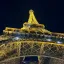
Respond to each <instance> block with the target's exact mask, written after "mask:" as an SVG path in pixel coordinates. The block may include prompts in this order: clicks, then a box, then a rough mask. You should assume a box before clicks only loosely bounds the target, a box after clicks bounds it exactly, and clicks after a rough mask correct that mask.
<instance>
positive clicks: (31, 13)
mask: <svg viewBox="0 0 64 64" xmlns="http://www.w3.org/2000/svg"><path fill="white" fill-rule="evenodd" d="M28 23H29V24H39V23H38V21H37V20H36V18H35V15H34V11H33V10H29V19H28Z"/></svg>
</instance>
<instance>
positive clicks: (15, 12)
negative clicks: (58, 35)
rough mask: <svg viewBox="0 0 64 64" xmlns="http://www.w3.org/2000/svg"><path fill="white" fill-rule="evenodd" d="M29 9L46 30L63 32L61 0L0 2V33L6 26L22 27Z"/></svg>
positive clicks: (63, 13)
mask: <svg viewBox="0 0 64 64" xmlns="http://www.w3.org/2000/svg"><path fill="white" fill-rule="evenodd" d="M30 9H33V10H34V12H35V16H36V18H37V20H38V21H39V23H42V24H45V25H46V28H47V29H48V30H50V31H53V32H64V3H63V2H61V0H60V1H59V0H58V1H56V0H32V1H31V0H0V33H2V30H3V29H4V28H5V27H6V26H9V27H17V28H20V27H22V24H23V23H24V22H25V21H27V20H28V17H29V13H28V12H29V10H30Z"/></svg>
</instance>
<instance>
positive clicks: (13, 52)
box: [0, 10, 64, 64]
mask: <svg viewBox="0 0 64 64" xmlns="http://www.w3.org/2000/svg"><path fill="white" fill-rule="evenodd" d="M35 57H37V59H36V58H35ZM34 58H35V59H34ZM0 64H64V34H63V33H54V32H50V31H48V30H47V29H45V26H44V24H39V23H38V21H37V20H36V18H35V16H34V11H33V10H30V11H29V19H28V22H25V23H24V24H23V27H22V28H10V27H6V28H5V30H3V35H1V36H0Z"/></svg>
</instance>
